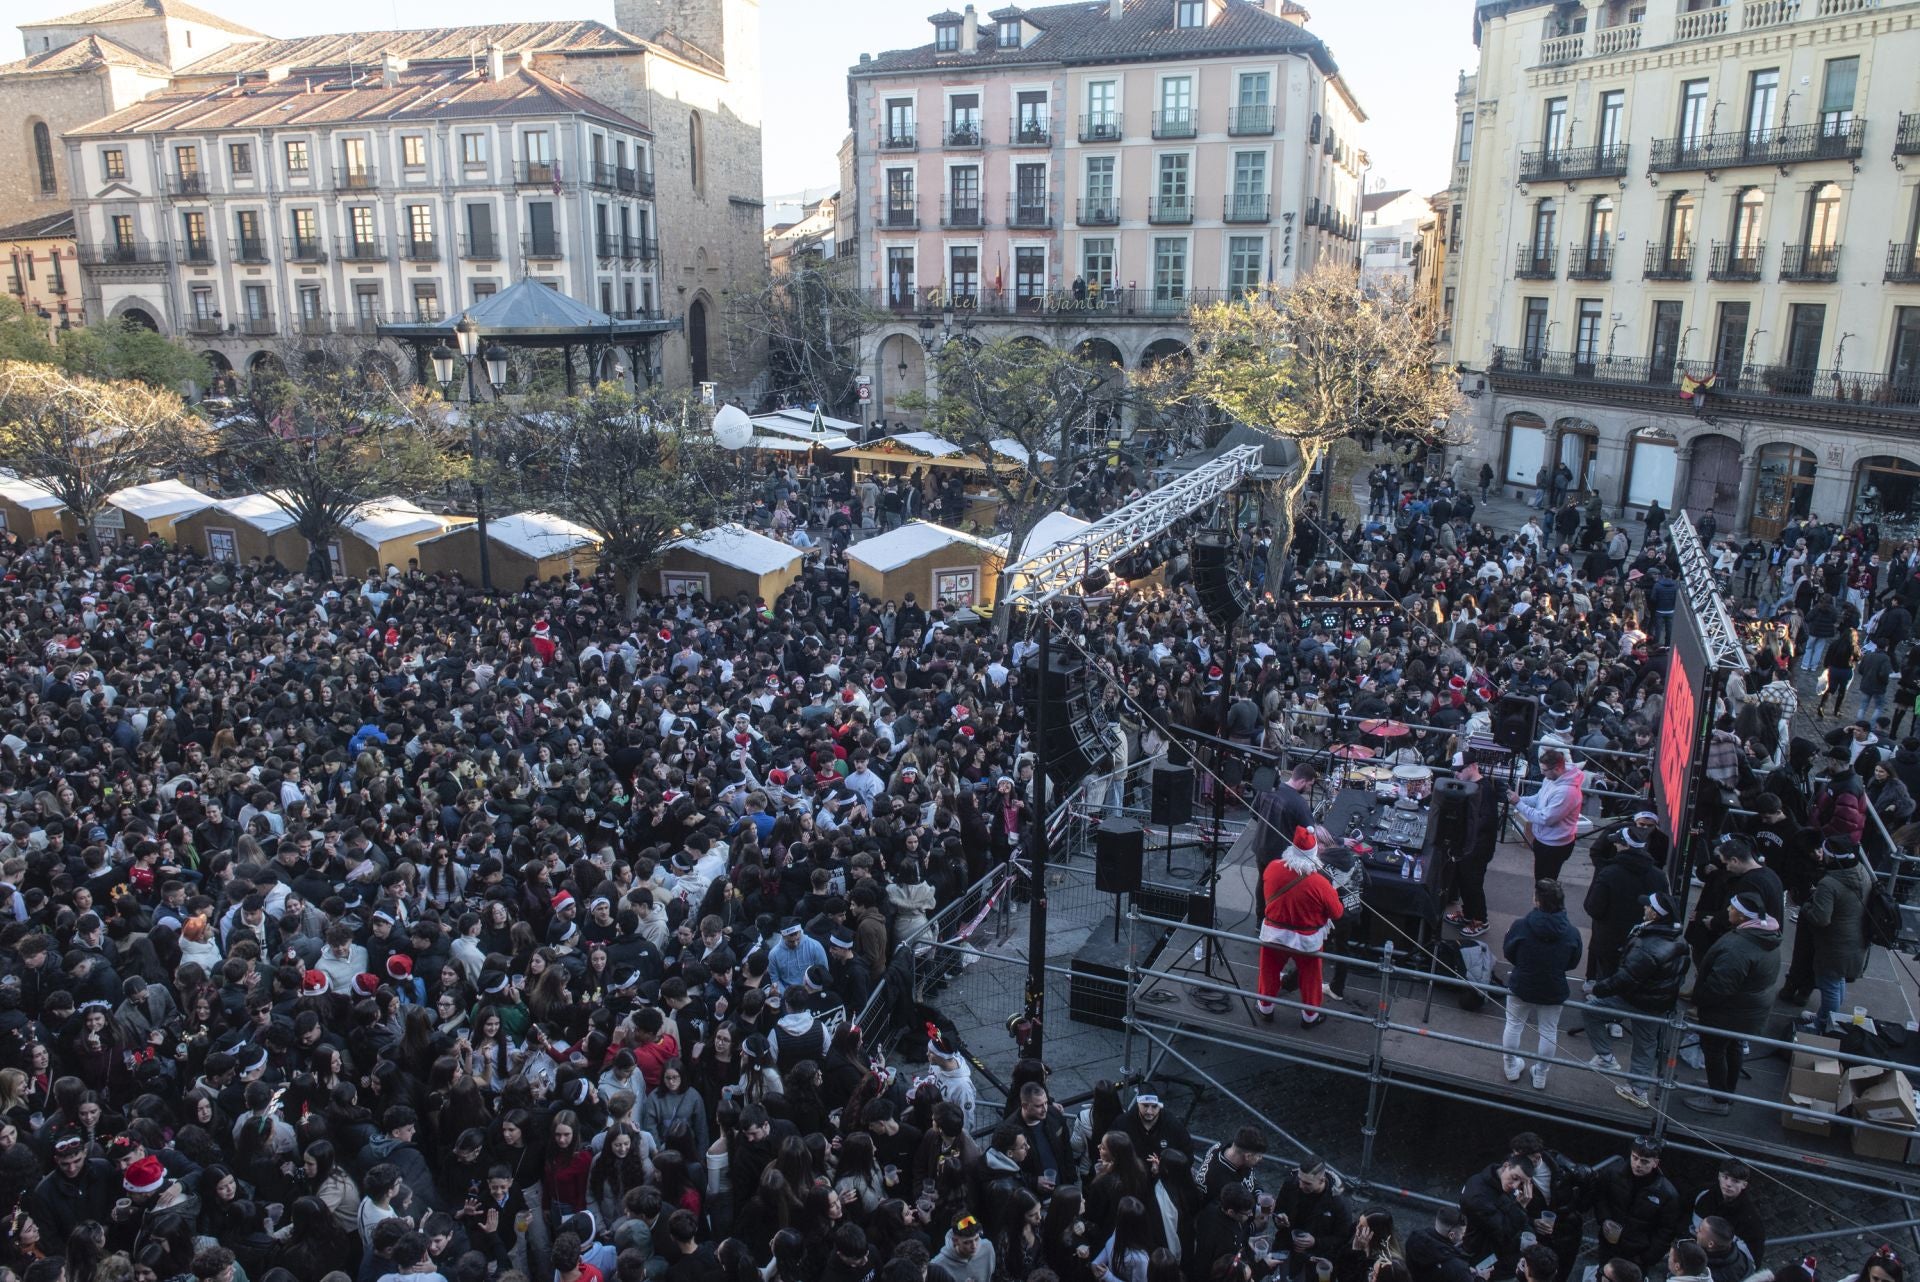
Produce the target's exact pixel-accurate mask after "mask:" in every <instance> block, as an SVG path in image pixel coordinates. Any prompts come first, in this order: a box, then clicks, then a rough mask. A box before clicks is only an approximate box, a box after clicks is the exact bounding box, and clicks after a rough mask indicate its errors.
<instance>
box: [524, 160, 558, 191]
mask: <svg viewBox="0 0 1920 1282" xmlns="http://www.w3.org/2000/svg"><path fill="white" fill-rule="evenodd" d="M513 185H514V186H516V187H549V188H559V187H564V186H566V176H565V174H564V173H563V171H562V170H561V168H560V166H559V165H557V164H555V163H554V162H553V161H551V160H518V161H515V162H514V165H513Z"/></svg>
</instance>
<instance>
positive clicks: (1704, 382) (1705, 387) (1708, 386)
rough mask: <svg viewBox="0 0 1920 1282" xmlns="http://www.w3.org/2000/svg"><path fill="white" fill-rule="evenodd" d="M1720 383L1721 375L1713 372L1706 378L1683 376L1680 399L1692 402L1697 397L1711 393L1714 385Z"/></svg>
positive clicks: (1681, 378)
mask: <svg viewBox="0 0 1920 1282" xmlns="http://www.w3.org/2000/svg"><path fill="white" fill-rule="evenodd" d="M1719 381H1720V375H1719V374H1717V373H1714V372H1712V371H1709V372H1708V373H1707V376H1706V377H1705V378H1695V377H1694V376H1693V375H1691V374H1682V375H1681V376H1680V399H1681V400H1683V401H1690V400H1692V399H1694V397H1696V396H1701V395H1704V394H1705V393H1707V392H1711V391H1712V390H1713V385H1714V384H1715V383H1717V382H1719Z"/></svg>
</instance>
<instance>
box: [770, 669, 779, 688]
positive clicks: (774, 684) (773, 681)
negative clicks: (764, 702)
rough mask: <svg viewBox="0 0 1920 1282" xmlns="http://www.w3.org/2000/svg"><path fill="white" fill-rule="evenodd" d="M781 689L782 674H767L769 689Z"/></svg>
mask: <svg viewBox="0 0 1920 1282" xmlns="http://www.w3.org/2000/svg"><path fill="white" fill-rule="evenodd" d="M779 688H780V674H779V673H778V672H769V673H767V689H769V690H778V689H779Z"/></svg>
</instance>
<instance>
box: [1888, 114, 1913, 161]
mask: <svg viewBox="0 0 1920 1282" xmlns="http://www.w3.org/2000/svg"><path fill="white" fill-rule="evenodd" d="M1893 154H1894V155H1896V156H1920V111H1903V112H1901V113H1900V129H1899V132H1897V133H1896V134H1894V136H1893Z"/></svg>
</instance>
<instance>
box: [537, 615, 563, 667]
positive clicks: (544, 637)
mask: <svg viewBox="0 0 1920 1282" xmlns="http://www.w3.org/2000/svg"><path fill="white" fill-rule="evenodd" d="M533 652H534V654H535V655H536V656H537V657H538V658H539V660H540V662H542V663H552V662H553V657H554V655H556V654H558V653H559V652H560V647H559V645H558V644H557V643H556V642H555V641H554V639H553V629H552V628H551V627H550V626H549V625H548V623H547V621H546V620H545V619H538V620H536V621H535V622H534V625H533Z"/></svg>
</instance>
